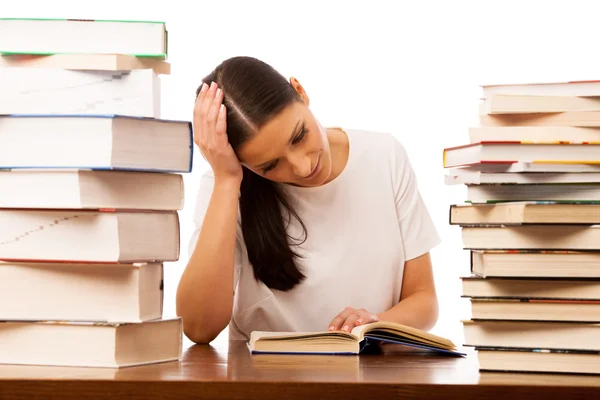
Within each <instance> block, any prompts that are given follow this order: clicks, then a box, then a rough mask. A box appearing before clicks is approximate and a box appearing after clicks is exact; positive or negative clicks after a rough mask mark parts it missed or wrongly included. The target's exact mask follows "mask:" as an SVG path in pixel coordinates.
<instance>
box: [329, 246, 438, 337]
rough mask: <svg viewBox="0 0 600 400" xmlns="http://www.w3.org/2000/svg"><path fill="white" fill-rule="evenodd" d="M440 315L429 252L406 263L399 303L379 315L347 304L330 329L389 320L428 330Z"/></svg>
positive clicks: (348, 327) (349, 327)
mask: <svg viewBox="0 0 600 400" xmlns="http://www.w3.org/2000/svg"><path fill="white" fill-rule="evenodd" d="M437 318H438V301H437V294H436V291H435V283H434V280H433V268H432V266H431V258H430V256H429V253H426V254H423V255H422V256H419V257H417V258H414V259H412V260H409V261H407V262H405V263H404V277H403V279H402V295H401V296H400V302H399V303H398V304H396V305H395V306H393V307H392V308H390V309H389V310H386V311H384V312H382V313H380V314H377V315H375V314H372V313H370V312H369V311H367V310H365V309H364V308H361V309H355V308H352V307H347V308H346V309H345V310H343V311H342V312H340V313H339V314H338V315H337V316H336V317H335V318H334V319H333V320H332V321H331V324H330V326H329V330H344V331H351V330H352V328H354V327H355V326H358V325H362V324H368V323H370V322H376V321H390V322H397V323H399V324H403V325H408V326H412V327H414V328H417V329H421V330H424V331H427V330H429V329H431V328H433V326H434V325H435V323H436V322H437Z"/></svg>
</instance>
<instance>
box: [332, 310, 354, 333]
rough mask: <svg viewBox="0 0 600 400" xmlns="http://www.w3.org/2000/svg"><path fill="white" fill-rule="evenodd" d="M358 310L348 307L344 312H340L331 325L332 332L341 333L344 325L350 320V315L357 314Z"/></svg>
mask: <svg viewBox="0 0 600 400" xmlns="http://www.w3.org/2000/svg"><path fill="white" fill-rule="evenodd" d="M355 311H356V310H355V309H354V308H352V307H346V308H345V309H344V310H343V311H342V312H340V313H339V314H338V315H336V317H335V318H334V319H333V320H332V321H331V323H330V324H329V330H330V331H339V330H340V328H341V327H342V324H343V323H344V321H345V320H346V318H348V316H349V315H350V314H352V313H353V312H355Z"/></svg>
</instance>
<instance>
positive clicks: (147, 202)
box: [0, 169, 184, 211]
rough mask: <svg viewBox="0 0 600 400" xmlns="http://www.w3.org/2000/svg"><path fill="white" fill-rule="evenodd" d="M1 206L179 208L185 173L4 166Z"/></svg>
mask: <svg viewBox="0 0 600 400" xmlns="http://www.w3.org/2000/svg"><path fill="white" fill-rule="evenodd" d="M0 188H1V190H0V208H38V209H100V208H109V209H122V210H124V209H129V210H163V211H176V210H181V209H183V206H184V186H183V177H182V176H181V175H180V174H168V173H155V172H134V171H84V170H53V169H42V170H34V169H16V170H12V171H11V170H5V171H2V170H0Z"/></svg>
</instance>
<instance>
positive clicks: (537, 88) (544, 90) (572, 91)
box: [481, 80, 600, 98]
mask: <svg viewBox="0 0 600 400" xmlns="http://www.w3.org/2000/svg"><path fill="white" fill-rule="evenodd" d="M481 89H482V91H483V97H484V98H487V97H489V96H491V95H493V94H510V95H529V96H600V81H597V80H596V81H593V80H592V81H568V82H530V83H506V84H495V85H492V84H489V85H482V86H481Z"/></svg>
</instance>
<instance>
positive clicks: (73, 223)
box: [0, 209, 180, 263]
mask: <svg viewBox="0 0 600 400" xmlns="http://www.w3.org/2000/svg"><path fill="white" fill-rule="evenodd" d="M179 246H180V237H179V216H178V214H177V212H176V211H173V212H125V211H122V212H119V211H118V212H109V211H89V210H71V211H66V210H65V211H58V210H10V209H0V260H12V261H44V262H45V261H61V262H62V261H70V262H81V263H85V262H120V263H132V262H161V261H177V260H178V258H179Z"/></svg>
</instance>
